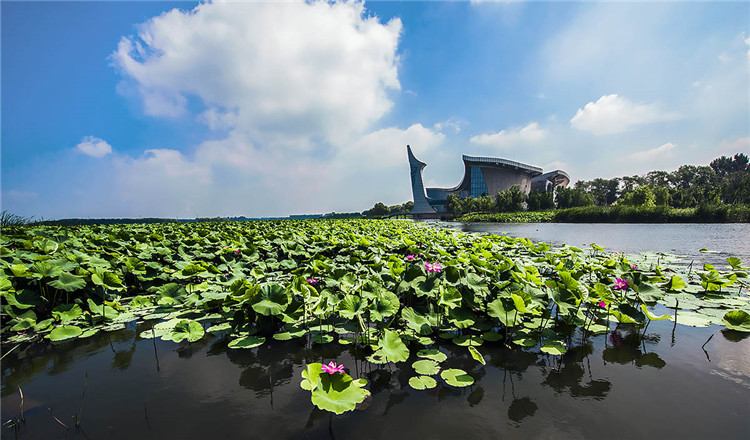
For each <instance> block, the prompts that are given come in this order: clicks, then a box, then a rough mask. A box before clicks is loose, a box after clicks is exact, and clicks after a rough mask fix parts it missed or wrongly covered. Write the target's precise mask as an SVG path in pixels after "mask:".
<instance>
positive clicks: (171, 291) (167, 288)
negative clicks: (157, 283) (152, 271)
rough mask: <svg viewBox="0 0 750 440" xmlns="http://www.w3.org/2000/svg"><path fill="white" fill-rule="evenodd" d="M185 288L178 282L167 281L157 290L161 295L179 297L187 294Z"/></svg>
mask: <svg viewBox="0 0 750 440" xmlns="http://www.w3.org/2000/svg"><path fill="white" fill-rule="evenodd" d="M185 293H186V292H185V289H184V288H183V287H182V286H180V285H179V284H177V283H167V284H165V285H163V286H161V287H159V288H158V289H157V290H156V294H157V295H158V296H159V297H168V298H177V297H180V296H183V295H185Z"/></svg>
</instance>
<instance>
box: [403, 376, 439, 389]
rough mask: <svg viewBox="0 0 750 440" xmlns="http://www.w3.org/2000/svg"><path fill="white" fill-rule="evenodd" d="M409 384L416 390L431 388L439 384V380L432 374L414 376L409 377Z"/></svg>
mask: <svg viewBox="0 0 750 440" xmlns="http://www.w3.org/2000/svg"><path fill="white" fill-rule="evenodd" d="M409 386H410V387H412V388H414V389H415V390H430V389H432V388H435V386H437V382H436V381H435V379H433V378H431V377H430V376H414V377H410V378H409Z"/></svg>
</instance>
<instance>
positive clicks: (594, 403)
mask: <svg viewBox="0 0 750 440" xmlns="http://www.w3.org/2000/svg"><path fill="white" fill-rule="evenodd" d="M449 226H450V227H453V228H458V229H461V230H465V231H469V232H483V233H502V232H505V233H507V234H508V235H512V236H526V237H529V238H532V239H533V240H537V241H545V242H548V243H553V244H561V243H568V244H570V245H578V246H583V245H584V244H589V243H591V242H595V243H597V244H599V245H601V246H604V247H606V248H608V249H617V250H621V251H624V252H628V253H634V252H640V251H644V250H652V251H664V252H671V253H675V254H680V255H685V256H687V257H689V258H694V259H699V258H707V259H709V260H710V259H719V260H721V259H722V258H726V257H725V254H726V256H729V255H735V256H740V257H741V258H743V259H744V261H745V264H747V262H748V260H750V258H748V255H749V254H750V251H749V250H748V246H749V245H748V240H747V237H748V236H750V230H749V229H748V226H747V225H580V224H575V225H565V224H562V225H561V224H521V225H518V224H494V225H493V224H472V225H466V224H450V225H449ZM702 247H706V248H708V249H711V250H717V251H720V252H721V253H719V254H704V253H700V252H699V249H700V248H702ZM655 313H670V309H667V308H665V307H663V306H657V307H656V309H655ZM150 328H151V324H150V323H139V324H135V323H130V324H128V325H127V327H126V328H125V329H123V330H120V331H117V332H111V333H99V334H96V335H94V336H92V337H90V338H87V339H79V340H73V341H69V342H61V343H57V344H51V343H46V344H45V343H37V344H33V345H30V346H27V345H25V344H24V346H21V347H20V348H19V349H18V350H14V351H13V352H11V353H9V354H8V355H7V357H5V358H4V359H3V361H2V389H1V393H0V394H1V395H2V421H3V422H4V423H6V426H4V427H3V428H2V435H3V436H4V437H7V438H10V437H11V436H13V435H14V430H15V429H14V428H13V427H10V426H8V423H7V422H9V421H12V420H13V419H14V418H15V417H18V416H19V414H20V408H19V404H20V397H19V392H18V387H19V386H20V387H21V388H22V390H23V395H24V404H23V413H24V417H25V423H22V424H20V425H19V427H18V429H17V434H18V438H37V439H47V438H84V439H85V438H91V439H98V438H111V439H132V438H155V439H157V438H158V439H163V438H190V439H193V438H195V439H203V438H205V439H213V438H251V439H252V438H264V439H333V438H336V439H350V438H366V439H371V438H372V439H402V438H404V439H454V438H466V439H485V438H488V439H489V438H491V439H495V438H503V439H527V438H542V439H547V438H549V439H581V438H589V439H600V438H603V437H604V438H608V439H633V438H691V439H692V438H706V439H714V438H722V439H735V438H736V439H740V438H750V418H748V410H749V409H750V338H747V336H748V335H750V334H749V333H738V332H733V331H727V330H722V328H723V327H721V326H717V325H711V326H709V327H705V328H694V327H689V326H683V325H676V326H675V325H674V323H672V322H671V321H653V322H652V323H651V324H650V325H649V326H648V327H647V330H646V333H645V336H644V337H643V338H638V337H636V334H637V332H638V330H636V329H635V328H634V327H633V326H630V325H618V326H615V325H614V324H612V325H611V328H612V329H613V330H612V331H611V332H610V333H608V334H602V335H596V336H592V335H588V336H586V337H584V335H583V334H582V333H581V332H580V330H576V331H575V332H574V333H573V334H571V335H570V338H569V350H568V352H567V353H565V354H564V355H562V356H553V355H549V354H544V353H539V352H538V350H535V351H534V352H531V351H528V350H521V349H517V348H515V349H509V348H506V347H505V346H503V345H502V344H501V343H485V344H484V345H483V346H481V347H479V350H480V352H481V353H482V354H483V355H484V358H485V359H486V361H487V362H486V365H481V364H479V363H478V362H476V361H475V360H473V359H472V358H471V357H470V356H469V354H468V351H467V349H466V348H465V347H459V346H457V345H455V344H452V343H450V342H448V341H442V342H440V343H439V344H437V348H439V349H440V350H441V351H443V352H444V353H446V354H448V360H447V361H445V362H444V363H443V364H442V365H441V367H443V368H461V369H464V370H466V371H467V372H468V373H469V374H470V375H471V376H472V377H474V379H475V383H474V384H473V385H472V386H470V387H465V388H454V387H451V386H449V385H446V384H439V385H438V386H437V388H435V389H432V390H426V391H417V390H414V389H412V388H411V387H410V386H409V385H408V380H409V378H410V377H412V376H413V375H414V373H413V370H412V368H411V363H412V362H414V361H415V360H417V358H416V357H415V356H414V355H413V354H412V357H411V358H410V359H409V360H408V361H407V362H403V363H399V364H396V365H393V364H387V365H375V364H371V363H369V362H367V361H365V360H364V356H363V353H362V352H361V348H360V349H357V348H354V347H352V346H342V345H338V344H327V345H325V346H321V345H318V344H314V343H311V342H310V341H309V340H305V339H298V340H292V341H286V342H279V341H273V342H272V343H267V344H264V345H262V346H260V347H258V348H254V349H250V350H234V349H230V348H228V347H227V342H228V338H226V337H220V336H214V335H211V334H206V336H205V337H204V338H203V339H201V340H200V341H198V342H195V343H192V344H188V343H186V342H183V343H181V344H176V343H174V342H170V341H162V340H159V339H142V338H140V337H139V334H140V333H141V332H143V331H146V330H149V329H150ZM709 339H710V340H709ZM707 341H708V342H707ZM702 346H703V348H702ZM415 351H416V350H412V353H413V352H415ZM332 359H336V360H337V361H338V362H341V363H343V364H344V365H345V366H346V367H347V371H348V373H349V374H351V375H352V376H353V377H355V378H358V377H363V378H366V379H367V380H368V385H367V388H368V389H369V390H370V391H371V393H372V398H371V399H370V400H369V401H366V402H365V405H364V407H363V408H362V409H360V410H356V411H353V412H349V413H346V414H344V415H340V416H336V415H334V416H331V415H330V414H329V413H326V412H324V411H322V410H319V409H317V408H315V407H314V405H313V404H312V403H311V402H310V393H309V392H308V391H305V390H302V389H301V388H300V386H299V383H300V380H301V377H300V374H301V372H302V370H303V369H304V367H305V365H306V364H307V363H310V362H319V361H326V362H327V361H329V360H332ZM84 381H85V382H86V386H85V396H84V397H83V400H82V399H81V397H82V394H83V393H84ZM81 402H82V403H81ZM79 407H80V408H81V411H80V421H81V429H80V431H77V430H76V429H75V427H74V419H73V416H74V415H75V414H76V413H77V412H78V411H79ZM54 417H56V418H57V419H59V422H58V421H56V420H55V418H54ZM62 424H65V425H67V427H69V428H70V430H67V429H66V428H65V427H64V426H62Z"/></svg>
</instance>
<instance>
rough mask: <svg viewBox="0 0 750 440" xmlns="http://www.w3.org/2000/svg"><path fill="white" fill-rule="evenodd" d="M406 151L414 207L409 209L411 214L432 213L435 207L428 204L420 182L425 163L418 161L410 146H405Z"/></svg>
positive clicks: (422, 184)
mask: <svg viewBox="0 0 750 440" xmlns="http://www.w3.org/2000/svg"><path fill="white" fill-rule="evenodd" d="M406 152H407V154H408V155H409V168H410V170H411V193H412V196H413V197H414V208H413V209H412V210H411V213H412V214H434V213H435V212H437V211H435V208H433V207H432V206H430V202H429V201H428V200H427V193H425V190H424V183H423V182H422V170H423V169H424V167H426V166H427V164H426V163H424V162H420V161H419V160H418V159H417V158H416V157H414V153H412V152H411V147H410V146H408V145H407V146H406Z"/></svg>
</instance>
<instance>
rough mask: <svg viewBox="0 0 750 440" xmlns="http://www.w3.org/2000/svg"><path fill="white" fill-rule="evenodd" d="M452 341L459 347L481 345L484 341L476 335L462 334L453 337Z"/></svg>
mask: <svg viewBox="0 0 750 440" xmlns="http://www.w3.org/2000/svg"><path fill="white" fill-rule="evenodd" d="M453 343H454V344H456V345H460V346H461V347H468V346H470V345H474V346H479V345H482V344H483V343H484V341H483V340H482V338H480V337H479V336H477V335H463V336H459V337H457V338H455V339H453Z"/></svg>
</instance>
